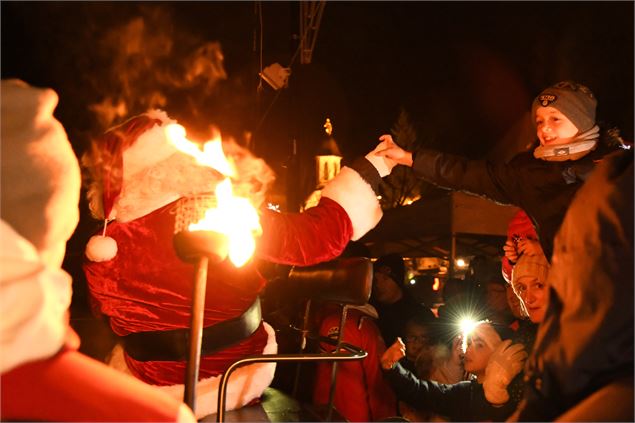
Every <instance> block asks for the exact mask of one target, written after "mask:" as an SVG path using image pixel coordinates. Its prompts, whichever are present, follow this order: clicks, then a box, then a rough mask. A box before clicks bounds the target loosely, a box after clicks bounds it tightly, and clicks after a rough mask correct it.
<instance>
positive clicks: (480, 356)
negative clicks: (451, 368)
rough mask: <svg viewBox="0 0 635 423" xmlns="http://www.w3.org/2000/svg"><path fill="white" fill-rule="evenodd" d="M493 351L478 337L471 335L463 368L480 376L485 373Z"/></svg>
mask: <svg viewBox="0 0 635 423" xmlns="http://www.w3.org/2000/svg"><path fill="white" fill-rule="evenodd" d="M492 352H493V350H492V349H491V348H490V347H488V346H487V344H486V343H485V342H484V341H483V340H482V339H481V338H479V337H478V336H476V335H471V336H470V337H469V338H468V340H467V350H465V357H464V358H463V368H464V369H465V371H466V372H470V373H473V374H475V375H477V376H478V375H479V374H480V373H483V372H484V371H485V368H486V367H487V362H488V361H489V357H490V356H491V355H492Z"/></svg>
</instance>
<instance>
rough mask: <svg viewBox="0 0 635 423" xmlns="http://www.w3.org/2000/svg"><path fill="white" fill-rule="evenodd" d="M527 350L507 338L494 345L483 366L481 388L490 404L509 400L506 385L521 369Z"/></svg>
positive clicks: (498, 403)
mask: <svg viewBox="0 0 635 423" xmlns="http://www.w3.org/2000/svg"><path fill="white" fill-rule="evenodd" d="M526 359H527V352H526V351H525V347H524V346H523V345H522V344H513V345H512V341H511V340H510V339H507V340H505V341H503V342H501V343H500V344H498V346H497V347H496V349H495V350H494V352H493V353H492V355H491V356H490V358H489V361H488V363H487V367H486V368H485V379H484V380H483V390H484V391H485V398H486V399H487V401H488V402H489V403H490V404H493V405H500V404H504V403H506V402H507V401H509V394H508V393H507V385H509V383H510V382H511V381H512V379H514V377H515V376H516V375H517V374H518V373H520V371H521V370H522V369H523V365H524V363H525V360H526Z"/></svg>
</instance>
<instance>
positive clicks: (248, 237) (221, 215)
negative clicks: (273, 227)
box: [165, 124, 262, 267]
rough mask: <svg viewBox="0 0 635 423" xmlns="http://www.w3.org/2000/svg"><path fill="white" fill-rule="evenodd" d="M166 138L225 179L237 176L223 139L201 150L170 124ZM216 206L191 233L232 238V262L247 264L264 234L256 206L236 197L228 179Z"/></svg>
mask: <svg viewBox="0 0 635 423" xmlns="http://www.w3.org/2000/svg"><path fill="white" fill-rule="evenodd" d="M165 131H166V136H167V137H168V139H169V140H170V141H171V142H172V143H173V145H174V146H175V147H176V148H177V149H178V150H180V151H182V152H183V153H185V154H189V155H191V156H193V157H194V158H196V160H197V161H198V162H199V163H200V164H202V165H204V166H209V167H211V168H213V169H216V170H217V171H219V172H220V173H221V174H223V175H225V176H234V175H235V173H236V172H235V170H234V167H233V165H232V163H230V162H229V161H228V160H227V158H226V157H225V154H224V153H223V147H222V141H221V139H220V137H218V138H216V139H214V140H212V141H208V142H206V143H205V144H204V145H203V149H202V150H201V149H200V148H199V147H198V145H197V144H195V143H193V142H192V141H190V140H188V139H187V138H186V136H185V128H183V127H182V126H181V125H178V124H171V125H168V126H167V127H166V129H165ZM215 193H216V203H217V205H216V207H215V208H210V209H207V210H205V216H204V217H203V219H201V220H200V221H198V222H195V223H192V224H190V225H189V227H188V230H190V231H215V232H219V233H222V234H226V235H227V237H228V238H229V259H230V260H231V261H232V263H234V265H235V266H236V267H241V266H242V265H244V264H245V263H246V262H247V261H249V259H250V258H251V256H252V255H253V253H254V251H255V249H256V241H255V236H259V235H260V234H262V227H261V226H260V219H259V216H258V212H257V211H256V209H255V207H254V206H253V205H252V204H251V203H250V202H249V200H248V199H247V198H243V197H237V196H234V195H233V192H232V183H231V180H230V179H229V178H225V179H224V180H223V181H222V182H220V183H219V184H217V185H216V190H215Z"/></svg>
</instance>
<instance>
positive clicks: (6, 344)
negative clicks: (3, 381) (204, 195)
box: [0, 220, 72, 373]
mask: <svg viewBox="0 0 635 423" xmlns="http://www.w3.org/2000/svg"><path fill="white" fill-rule="evenodd" d="M0 239H2V243H1V245H0V269H2V272H1V273H0V316H2V318H1V319H0V372H2V373H4V372H6V371H9V370H11V369H12V368H14V367H17V366H19V365H21V364H23V363H26V362H28V361H32V360H39V359H43V358H47V357H50V356H52V355H54V354H55V353H57V351H59V349H60V348H61V347H62V345H63V343H64V339H65V336H66V331H67V329H68V323H67V320H66V318H65V315H66V312H67V310H68V307H69V306H70V302H71V295H72V288H71V277H70V276H69V275H68V274H67V273H66V272H64V271H63V270H61V269H59V268H53V267H48V266H46V265H44V264H43V262H42V260H41V259H40V257H39V256H38V254H37V252H36V250H35V247H34V246H33V245H32V244H31V243H30V242H29V241H27V240H26V239H24V238H23V237H21V236H20V235H19V234H18V233H17V232H15V231H14V230H13V228H11V226H9V225H8V224H7V223H6V222H5V221H4V220H0Z"/></svg>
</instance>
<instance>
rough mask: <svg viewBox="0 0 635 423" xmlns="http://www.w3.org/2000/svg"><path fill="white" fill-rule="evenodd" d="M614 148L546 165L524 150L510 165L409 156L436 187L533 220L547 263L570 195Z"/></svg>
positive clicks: (427, 153) (424, 152)
mask: <svg viewBox="0 0 635 423" xmlns="http://www.w3.org/2000/svg"><path fill="white" fill-rule="evenodd" d="M613 150H614V148H609V147H606V145H605V144H603V143H600V144H599V146H598V147H597V148H596V150H594V151H592V152H591V153H589V154H587V155H586V156H584V157H582V158H581V159H579V160H576V161H570V160H569V161H563V162H550V161H545V160H540V159H536V158H534V157H533V152H525V153H520V154H518V155H517V156H515V157H514V158H513V159H512V160H511V161H510V162H509V163H506V164H494V163H491V162H489V161H485V160H469V159H467V158H465V157H461V156H456V155H452V154H446V153H442V152H439V151H435V150H430V149H421V150H419V151H417V152H416V153H415V154H414V157H413V161H414V163H413V166H412V167H413V169H414V171H415V174H416V175H417V176H418V177H421V178H423V179H425V180H427V181H428V182H431V183H433V184H435V185H438V186H440V187H443V188H449V189H452V190H458V191H464V192H466V193H469V194H474V195H479V196H483V197H485V198H488V199H490V200H492V201H495V202H497V203H499V204H512V205H515V206H518V207H520V208H521V209H523V210H524V211H525V212H526V213H527V215H528V216H529V217H530V218H531V219H532V221H533V223H534V226H535V227H536V232H537V233H538V237H539V240H540V243H541V245H542V248H543V251H544V252H545V256H546V257H547V258H548V259H550V258H551V253H552V251H553V239H554V237H555V235H556V232H557V230H558V228H559V227H560V224H561V223H562V219H563V218H564V214H565V212H566V210H567V208H568V206H569V204H570V203H571V200H572V199H573V196H574V195H575V193H576V191H577V190H578V189H579V188H580V187H581V186H582V183H583V182H584V180H585V179H586V178H587V176H588V174H589V172H590V171H591V170H592V169H593V167H594V165H595V163H596V162H597V161H598V160H599V159H601V158H602V157H604V156H605V155H606V154H607V153H608V152H610V151H613Z"/></svg>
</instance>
